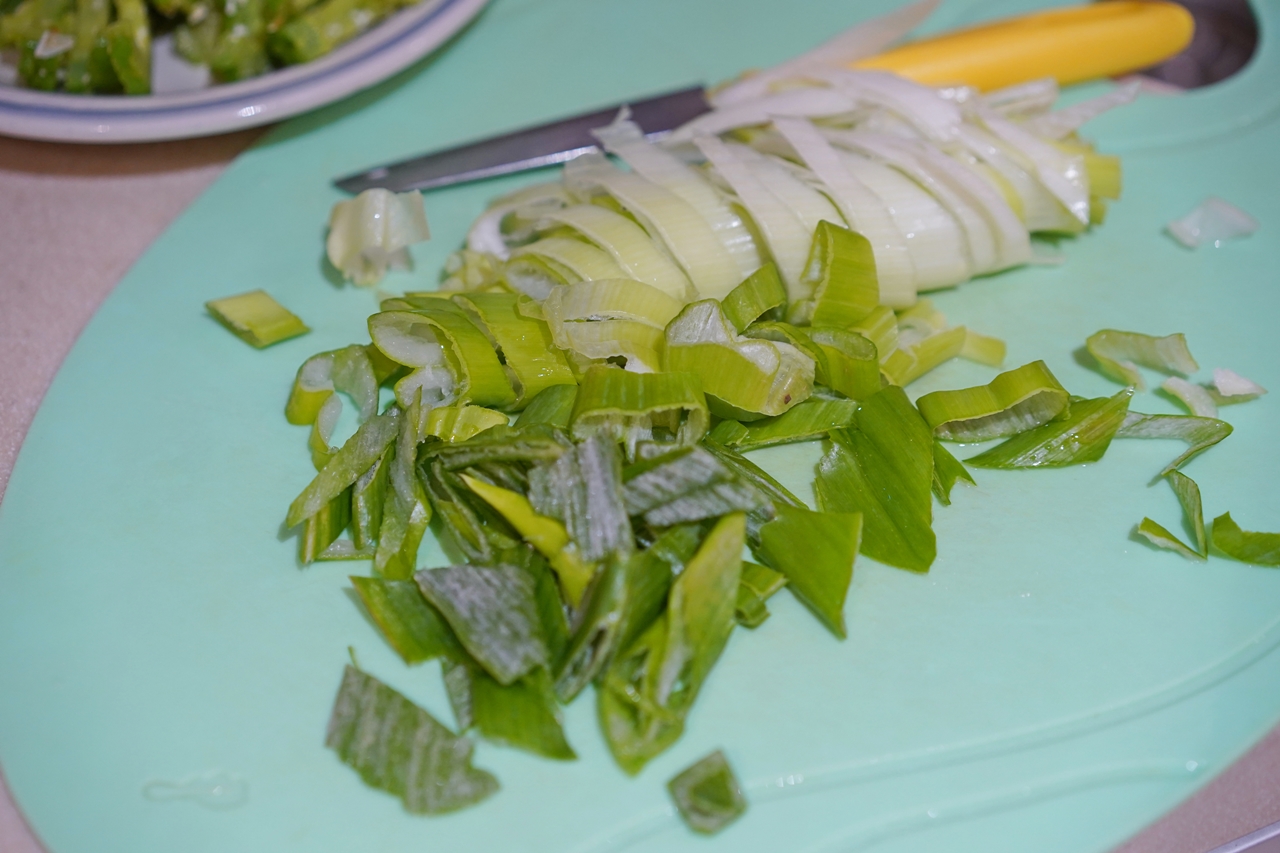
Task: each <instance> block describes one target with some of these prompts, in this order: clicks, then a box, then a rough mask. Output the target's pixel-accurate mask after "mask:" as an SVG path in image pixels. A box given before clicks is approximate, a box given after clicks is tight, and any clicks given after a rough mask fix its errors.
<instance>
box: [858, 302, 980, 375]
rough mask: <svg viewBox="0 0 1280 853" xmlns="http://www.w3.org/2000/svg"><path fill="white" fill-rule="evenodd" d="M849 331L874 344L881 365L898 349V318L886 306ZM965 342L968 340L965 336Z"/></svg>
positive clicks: (877, 309) (876, 310)
mask: <svg viewBox="0 0 1280 853" xmlns="http://www.w3.org/2000/svg"><path fill="white" fill-rule="evenodd" d="M849 331H851V332H857V333H858V334H860V335H862V336H863V337H864V338H866V339H867V340H869V341H871V343H873V344H875V346H876V352H877V353H879V355H880V362H881V364H883V363H884V361H885V359H887V358H888V357H889V355H890V354H891V353H892V352H893V351H894V350H895V349H897V348H898V318H897V315H895V314H894V313H893V309H892V308H890V307H889V306H887V305H881V306H879V307H878V308H876V309H875V310H874V311H872V312H871V313H870V314H869V315H868V316H867V317H866V318H864V319H863V320H861V321H859V322H857V323H854V324H853V325H852V326H850V327H849ZM965 340H966V341H967V340H968V335H967V334H966V336H965Z"/></svg>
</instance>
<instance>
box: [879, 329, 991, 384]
mask: <svg viewBox="0 0 1280 853" xmlns="http://www.w3.org/2000/svg"><path fill="white" fill-rule="evenodd" d="M968 334H969V331H968V330H967V329H966V328H965V327H964V326H956V327H955V328H954V329H947V330H946V331H945V332H937V333H936V334H932V335H930V336H929V337H927V338H925V339H923V340H921V341H918V342H917V343H915V344H914V345H913V346H910V347H907V348H903V347H902V346H899V347H898V349H895V350H894V351H893V352H891V353H889V356H888V357H887V358H886V359H885V360H884V361H883V362H882V365H881V367H882V369H883V370H884V374H885V376H887V377H888V378H889V381H890V382H892V383H893V384H894V385H910V384H911V383H912V382H914V381H916V380H917V379H919V378H920V377H921V376H924V375H925V374H926V373H928V372H929V371H930V370H933V369H934V368H935V367H937V366H938V365H940V364H942V363H943V362H945V361H949V360H951V359H953V358H955V357H956V356H958V355H960V353H961V352H962V351H963V350H964V342H965V339H966V338H967V336H968Z"/></svg>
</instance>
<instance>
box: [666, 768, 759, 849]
mask: <svg viewBox="0 0 1280 853" xmlns="http://www.w3.org/2000/svg"><path fill="white" fill-rule="evenodd" d="M667 790H668V791H670V792H671V799H673V800H675V804H676V808H677V809H678V810H679V811H680V817H682V818H684V822H685V823H686V824H688V825H689V828H690V829H692V830H693V831H694V832H700V833H702V834H704V835H711V834H713V833H716V832H719V831H720V830H722V829H724V828H725V827H726V826H728V825H729V824H731V823H733V822H734V821H735V820H737V819H738V818H740V817H742V814H743V812H745V811H746V810H747V799H746V797H744V796H743V795H742V786H741V785H739V784H738V779H737V777H735V776H734V775H733V770H732V768H730V767H729V761H728V760H727V759H726V758H725V757H724V753H723V752H721V751H720V750H716V751H715V752H713V753H711V754H710V755H708V756H707V757H706V758H703V759H701V760H699V761H697V762H695V763H694V764H692V765H690V766H689V767H687V768H685V769H684V770H682V771H680V773H679V774H677V775H676V776H675V777H674V778H673V779H672V780H671V781H670V782H668V783H667Z"/></svg>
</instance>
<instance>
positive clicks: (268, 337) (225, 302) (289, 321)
mask: <svg viewBox="0 0 1280 853" xmlns="http://www.w3.org/2000/svg"><path fill="white" fill-rule="evenodd" d="M204 307H205V309H207V310H208V312H209V313H210V314H212V315H213V318H214V319H215V320H217V321H218V322H219V323H221V324H222V325H224V326H226V327H227V329H228V330H230V331H231V333H232V334H234V335H235V336H236V337H237V338H239V339H240V340H242V341H244V342H245V343H247V344H249V345H250V346H255V347H257V348H258V349H262V348H263V347H268V346H271V345H272V344H275V343H279V342H280V341H287V340H288V339H289V338H296V337H297V336H298V335H305V334H306V333H307V332H309V331H311V329H309V328H307V325H306V324H305V323H303V322H302V321H301V320H299V319H298V318H297V317H296V316H294V314H293V313H291V312H290V311H289V309H287V308H285V307H284V306H283V305H281V304H280V303H279V302H276V301H275V300H274V299H272V298H271V297H270V296H268V295H267V293H266V291H264V290H251V291H249V292H248V293H241V294H240V295H239V296H227V297H225V298H223V299H213V300H211V301H209V302H206V303H205V304H204Z"/></svg>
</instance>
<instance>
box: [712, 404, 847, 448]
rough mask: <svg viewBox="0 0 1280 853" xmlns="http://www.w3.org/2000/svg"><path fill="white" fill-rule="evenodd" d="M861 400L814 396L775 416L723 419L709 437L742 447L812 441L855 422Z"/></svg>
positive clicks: (727, 444) (731, 445) (725, 443)
mask: <svg viewBox="0 0 1280 853" xmlns="http://www.w3.org/2000/svg"><path fill="white" fill-rule="evenodd" d="M857 410H858V404H857V403H856V402H854V401H853V400H827V399H817V398H813V397H810V398H809V399H808V400H805V401H804V402H803V403H800V404H799V405H797V406H793V407H792V408H790V409H788V410H787V411H785V412H783V413H782V414H780V415H778V416H777V417H774V418H767V419H765V420H762V421H752V422H751V423H749V424H741V423H738V422H737V421H721V422H720V423H719V424H717V425H716V428H715V429H713V430H712V431H711V432H710V433H709V437H710V438H712V439H714V440H716V441H718V442H720V443H721V444H724V445H726V446H728V447H736V448H737V449H738V450H755V449H757V448H761V447H771V446H773V445H775V444H790V443H792V442H796V441H812V440H813V439H816V438H822V437H823V436H825V435H826V434H827V433H829V432H830V431H831V430H833V429H840V428H841V427H846V426H848V425H849V424H851V423H853V419H854V414H855V413H856V412H857Z"/></svg>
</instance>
